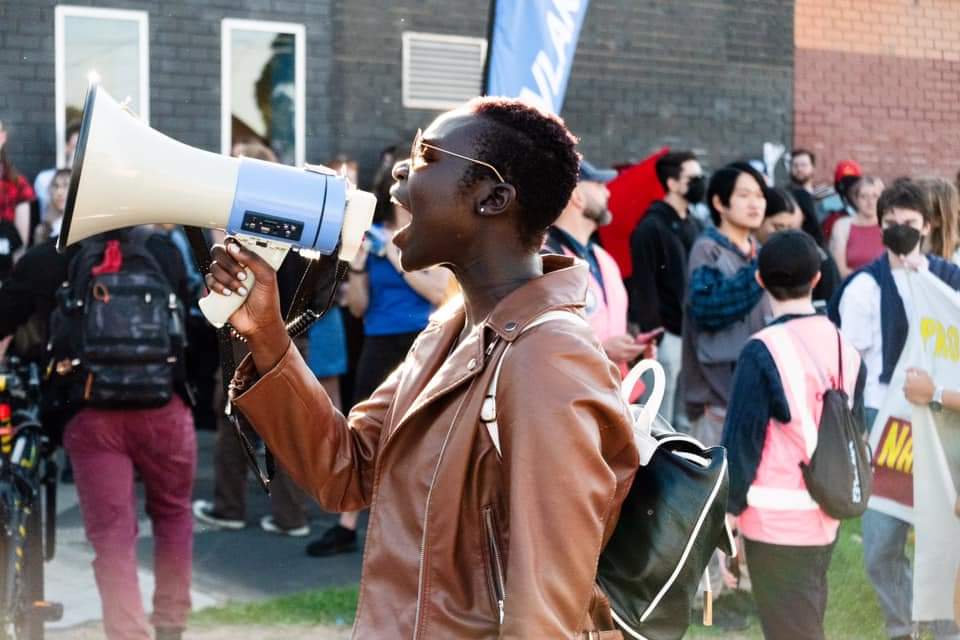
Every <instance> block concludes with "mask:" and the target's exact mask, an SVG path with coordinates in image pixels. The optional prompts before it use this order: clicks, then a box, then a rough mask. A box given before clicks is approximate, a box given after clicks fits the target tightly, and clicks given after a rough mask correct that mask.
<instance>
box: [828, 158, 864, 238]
mask: <svg viewBox="0 0 960 640" xmlns="http://www.w3.org/2000/svg"><path fill="white" fill-rule="evenodd" d="M862 175H863V171H862V170H861V169H860V165H859V164H857V162H856V161H855V160H841V161H840V162H838V163H837V166H836V168H835V169H834V170H833V193H832V194H830V195H827V196H825V197H824V198H823V199H822V201H821V202H822V205H821V206H822V207H823V208H824V209H825V210H826V211H827V214H826V216H825V217H824V219H823V238H824V240H825V241H827V242H830V234H831V233H832V232H833V225H834V224H835V223H836V221H837V220H840V219H841V218H843V216H845V215H848V214H849V215H852V214H853V213H855V211H854V209H853V207H852V206H851V204H850V200H849V199H848V198H847V190H848V189H849V188H850V187H851V186H852V185H853V183H855V182H856V181H857V180H859V179H860V177H861V176H862ZM834 196H836V197H834ZM830 207H832V208H830Z"/></svg>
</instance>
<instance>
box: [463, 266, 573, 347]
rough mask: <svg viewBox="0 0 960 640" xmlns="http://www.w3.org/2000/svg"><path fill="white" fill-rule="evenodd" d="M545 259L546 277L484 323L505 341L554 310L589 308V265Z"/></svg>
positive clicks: (516, 293) (514, 296) (501, 306)
mask: <svg viewBox="0 0 960 640" xmlns="http://www.w3.org/2000/svg"><path fill="white" fill-rule="evenodd" d="M542 259H543V275H542V276H540V277H539V278H535V279H533V280H531V281H530V282H528V283H526V284H524V285H523V286H521V287H520V288H518V289H517V290H516V291H513V292H512V293H510V295H508V296H507V297H506V298H504V299H503V300H501V301H500V303H499V304H498V305H497V306H496V307H495V308H494V310H493V313H491V314H490V316H489V317H488V318H487V320H486V322H484V326H485V327H488V328H490V329H491V330H492V331H494V332H495V333H496V334H497V335H498V336H499V337H500V338H502V339H503V340H506V341H508V342H512V341H513V340H514V339H515V338H516V337H517V336H518V335H520V333H521V332H522V331H523V329H524V328H525V327H526V326H527V325H528V324H529V323H530V322H531V321H533V320H535V319H536V318H537V317H538V316H540V315H542V314H543V313H545V312H547V311H550V310H552V309H571V310H575V311H578V312H581V313H582V311H583V309H584V308H585V307H586V304H587V288H588V287H589V274H590V270H589V267H587V264H586V263H585V262H583V261H582V260H577V259H575V258H572V257H570V256H558V255H545V256H543V258H542ZM461 326H463V325H462V324H461Z"/></svg>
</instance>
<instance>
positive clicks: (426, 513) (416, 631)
mask: <svg viewBox="0 0 960 640" xmlns="http://www.w3.org/2000/svg"><path fill="white" fill-rule="evenodd" d="M476 381H477V376H475V377H474V378H473V380H472V381H471V382H470V387H469V388H468V389H467V393H466V394H465V395H464V396H463V399H462V400H460V405H459V406H458V407H457V411H456V413H454V414H453V420H451V421H450V427H449V428H447V435H445V436H444V437H443V444H442V445H440V455H438V456H437V464H436V466H435V467H434V468H433V477H431V478H430V488H429V489H428V490H427V503H426V505H425V506H424V508H423V533H422V534H421V536H420V571H419V574H418V576H417V612H416V616H415V617H414V619H413V637H414V640H416V638H418V637H419V636H420V611H421V606H420V597H421V595H422V594H423V565H424V556H425V555H426V552H427V520H428V518H429V517H430V497H431V496H432V495H433V485H434V484H436V482H437V473H438V472H439V471H440V462H441V461H442V460H443V452H444V451H445V450H446V448H447V441H448V440H450V434H451V433H453V427H454V425H456V424H457V419H458V418H459V417H460V411H461V410H462V409H463V405H464V403H465V402H466V401H467V399H468V398H469V397H470V394H471V392H472V391H473V387H474V384H475V383H476Z"/></svg>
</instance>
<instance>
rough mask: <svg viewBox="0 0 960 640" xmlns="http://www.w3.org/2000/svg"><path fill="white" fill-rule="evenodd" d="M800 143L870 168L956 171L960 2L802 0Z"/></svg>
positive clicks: (887, 173)
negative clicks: (854, 160) (839, 0)
mask: <svg viewBox="0 0 960 640" xmlns="http://www.w3.org/2000/svg"><path fill="white" fill-rule="evenodd" d="M795 29H796V47H797V50H796V72H795V78H796V86H795V96H796V102H795V116H794V122H795V125H794V128H795V136H794V140H795V143H796V144H797V145H798V146H803V147H809V148H811V149H813V150H815V151H816V152H817V155H818V165H819V166H818V171H819V173H820V175H818V180H822V181H824V182H829V181H831V180H832V172H833V167H834V166H835V164H836V162H837V161H838V160H842V159H845V158H853V159H856V160H857V161H858V162H860V164H861V165H862V166H863V169H864V171H866V172H869V173H873V174H877V175H880V176H881V177H884V178H886V179H888V180H889V179H891V178H893V177H896V176H898V175H924V174H927V175H941V176H944V177H952V176H954V175H956V173H957V170H958V169H960V35H958V34H960V4H958V3H957V2H955V1H954V0H882V1H878V0H846V1H845V2H842V3H836V2H833V0H797V1H796V20H795Z"/></svg>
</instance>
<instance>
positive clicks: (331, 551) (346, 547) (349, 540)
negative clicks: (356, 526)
mask: <svg viewBox="0 0 960 640" xmlns="http://www.w3.org/2000/svg"><path fill="white" fill-rule="evenodd" d="M356 550H357V532H356V531H351V530H350V529H347V528H346V527H341V526H340V525H339V524H337V525H334V526H332V527H330V528H329V529H327V530H326V531H325V532H324V533H323V535H322V536H320V538H319V539H318V540H314V541H313V542H311V543H310V544H308V545H307V555H308V556H313V557H315V558H322V557H324V556H332V555H336V554H338V553H349V552H351V551H356Z"/></svg>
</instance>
